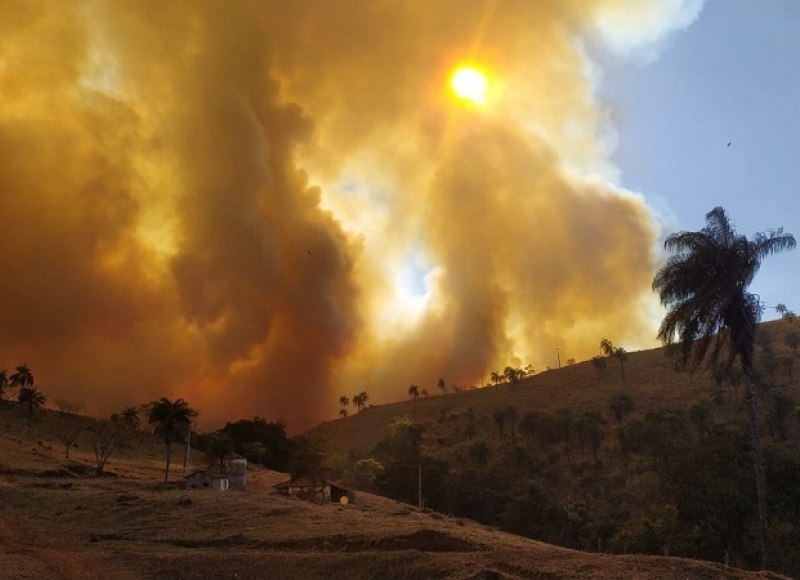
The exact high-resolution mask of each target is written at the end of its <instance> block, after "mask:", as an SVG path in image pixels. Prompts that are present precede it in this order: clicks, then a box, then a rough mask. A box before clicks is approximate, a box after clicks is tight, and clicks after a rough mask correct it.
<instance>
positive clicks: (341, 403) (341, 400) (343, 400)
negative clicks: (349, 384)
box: [339, 395, 350, 419]
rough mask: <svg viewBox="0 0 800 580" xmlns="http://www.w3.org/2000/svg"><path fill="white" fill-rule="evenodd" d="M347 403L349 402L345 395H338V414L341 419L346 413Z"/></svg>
mask: <svg viewBox="0 0 800 580" xmlns="http://www.w3.org/2000/svg"><path fill="white" fill-rule="evenodd" d="M349 404H350V399H349V398H348V397H347V395H342V396H341V397H339V406H340V407H341V409H339V414H340V415H341V416H342V419H344V418H345V417H347V415H348V413H347V405H349Z"/></svg>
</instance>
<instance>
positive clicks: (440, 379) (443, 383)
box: [436, 377, 447, 395]
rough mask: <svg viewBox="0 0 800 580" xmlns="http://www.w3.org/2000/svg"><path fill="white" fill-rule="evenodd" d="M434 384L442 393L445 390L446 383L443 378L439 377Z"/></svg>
mask: <svg viewBox="0 0 800 580" xmlns="http://www.w3.org/2000/svg"><path fill="white" fill-rule="evenodd" d="M436 386H437V387H438V388H440V389H441V390H442V394H443V395H444V394H445V393H446V392H447V385H446V384H445V382H444V379H443V378H441V377H439V380H438V381H436Z"/></svg>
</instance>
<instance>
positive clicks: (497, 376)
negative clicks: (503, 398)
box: [491, 371, 503, 387]
mask: <svg viewBox="0 0 800 580" xmlns="http://www.w3.org/2000/svg"><path fill="white" fill-rule="evenodd" d="M491 377H492V381H494V386H495V387H496V386H497V383H499V382H500V381H501V380H502V379H503V375H501V374H500V373H498V372H497V371H492V374H491Z"/></svg>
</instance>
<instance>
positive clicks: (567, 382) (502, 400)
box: [311, 320, 800, 465]
mask: <svg viewBox="0 0 800 580" xmlns="http://www.w3.org/2000/svg"><path fill="white" fill-rule="evenodd" d="M789 328H790V327H789V322H788V321H786V320H779V321H773V322H768V323H764V324H762V325H761V326H760V327H759V333H760V334H764V335H767V336H769V337H770V339H771V340H772V343H773V347H774V349H775V352H776V354H777V355H779V356H788V355H789V354H791V351H790V349H789V348H788V347H787V346H785V345H784V344H783V337H784V335H785V333H786V331H787V330H789ZM598 342H599V339H598ZM756 363H757V364H758V349H757V359H756ZM780 373H781V374H782V375H785V370H784V369H783V368H781V370H780ZM795 373H796V374H798V375H800V366H798V368H797V369H795ZM782 378H783V379H785V380H787V382H788V379H787V378H786V377H785V376H783V377H782ZM798 383H800V380H798V381H794V382H791V383H790V385H789V388H790V390H791V391H792V396H793V397H794V398H795V399H800V385H799V384H798ZM713 388H714V382H713V380H712V378H711V373H710V372H709V370H708V369H707V368H701V369H699V370H698V371H696V372H694V373H689V372H688V371H687V370H685V369H681V370H680V371H679V372H678V371H676V369H675V367H674V366H673V364H672V362H671V359H669V358H668V357H667V356H666V355H665V352H664V349H663V348H656V349H650V350H645V351H640V352H631V353H629V358H628V361H627V362H626V364H625V385H624V386H623V383H622V379H621V375H620V369H619V365H618V364H617V363H616V362H615V361H609V362H608V368H607V369H606V370H605V372H604V373H603V375H602V376H599V375H598V372H597V369H595V368H594V367H593V366H592V364H591V362H590V361H585V362H581V363H577V364H574V365H570V366H565V367H562V368H561V369H554V370H550V371H545V372H541V373H537V374H535V375H532V376H530V377H528V378H526V379H524V380H523V381H521V382H519V383H518V384H516V385H511V384H501V385H499V386H497V387H495V386H489V387H484V388H480V389H471V390H466V391H462V392H459V393H447V394H445V395H441V394H436V395H432V396H428V397H420V398H419V399H417V400H403V401H400V402H396V403H390V404H386V405H375V406H372V407H369V408H367V409H365V410H363V411H362V412H360V413H354V414H353V415H351V416H349V417H347V418H346V419H335V420H332V421H327V422H324V423H322V424H321V425H319V426H318V427H316V428H315V429H313V430H312V431H311V434H312V435H314V436H316V437H318V438H319V439H320V440H322V441H323V442H324V445H325V447H326V448H327V450H328V451H329V454H330V458H331V460H332V461H333V463H334V464H337V465H341V464H342V462H343V461H344V460H345V459H346V458H347V457H348V456H349V454H350V452H352V453H353V454H355V456H365V455H367V454H368V453H369V452H370V451H371V450H372V448H373V447H374V446H375V442H376V441H377V439H378V437H379V436H380V432H381V429H382V428H383V427H384V426H385V425H387V424H389V423H390V422H391V421H392V420H393V419H395V418H396V417H399V416H403V415H405V416H408V417H410V418H412V419H413V420H415V421H416V422H418V423H420V424H421V425H423V426H424V427H425V431H426V432H425V442H424V445H425V446H426V452H427V453H429V454H433V455H438V454H440V453H442V451H443V450H441V449H438V448H437V447H438V446H437V445H436V440H437V438H439V437H441V436H451V435H452V433H451V429H449V427H448V425H447V423H448V421H447V419H446V418H447V417H451V418H455V417H457V416H463V414H464V413H465V412H466V411H467V410H468V409H471V410H472V412H473V414H474V415H475V416H476V417H477V418H478V419H479V420H481V419H482V421H483V423H482V426H483V429H482V430H481V436H482V437H484V438H489V439H493V438H494V439H496V437H497V435H496V431H495V429H494V426H493V424H492V419H491V415H492V413H493V412H494V411H495V410H496V409H498V408H502V407H508V406H509V405H513V406H514V407H515V408H516V409H517V411H518V413H519V416H520V417H521V416H523V415H524V414H525V413H527V412H529V411H538V412H544V413H554V412H555V411H557V410H559V409H562V408H568V409H570V410H571V411H572V413H573V415H579V414H580V413H581V412H583V411H600V412H601V413H603V414H604V415H606V417H609V411H608V402H609V400H610V399H611V397H612V396H613V395H615V394H617V393H619V392H626V393H628V394H629V395H631V397H632V398H633V399H634V401H635V404H636V410H635V412H634V416H636V415H643V414H644V413H645V412H646V411H648V410H651V409H663V408H677V409H683V410H688V409H689V407H690V406H691V405H692V404H694V403H696V402H698V401H701V400H710V399H711V396H712V391H713ZM407 389H408V386H407V385H405V386H403V385H398V397H402V396H403V394H404V393H405V392H406V391H407ZM429 390H430V391H433V389H432V388H430V389H429ZM726 393H727V391H726ZM741 395H742V388H741V387H740V388H739V393H738V397H739V398H738V400H737V401H734V402H733V403H732V404H726V405H725V406H724V407H715V408H714V414H715V419H716V420H717V421H724V420H725V419H726V418H729V417H731V416H733V415H736V416H738V417H739V418H745V411H744V406H743V405H744V402H743V400H742V399H741ZM443 418H444V419H443ZM495 443H498V442H497V441H495ZM444 453H445V458H449V457H447V451H446V450H445V451H444Z"/></svg>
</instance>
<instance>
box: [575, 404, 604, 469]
mask: <svg viewBox="0 0 800 580" xmlns="http://www.w3.org/2000/svg"><path fill="white" fill-rule="evenodd" d="M604 423H605V421H604V420H603V417H602V416H601V415H600V413H598V412H597V411H586V412H584V413H583V414H582V415H581V416H580V417H579V418H578V420H577V421H576V422H575V431H576V433H577V435H578V441H579V442H580V444H581V455H583V452H584V446H585V445H586V444H587V443H588V444H589V447H591V449H592V457H593V458H594V460H595V461H597V452H598V451H600V447H601V446H602V445H603V439H604V438H605V429H604V428H603V424H604Z"/></svg>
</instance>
